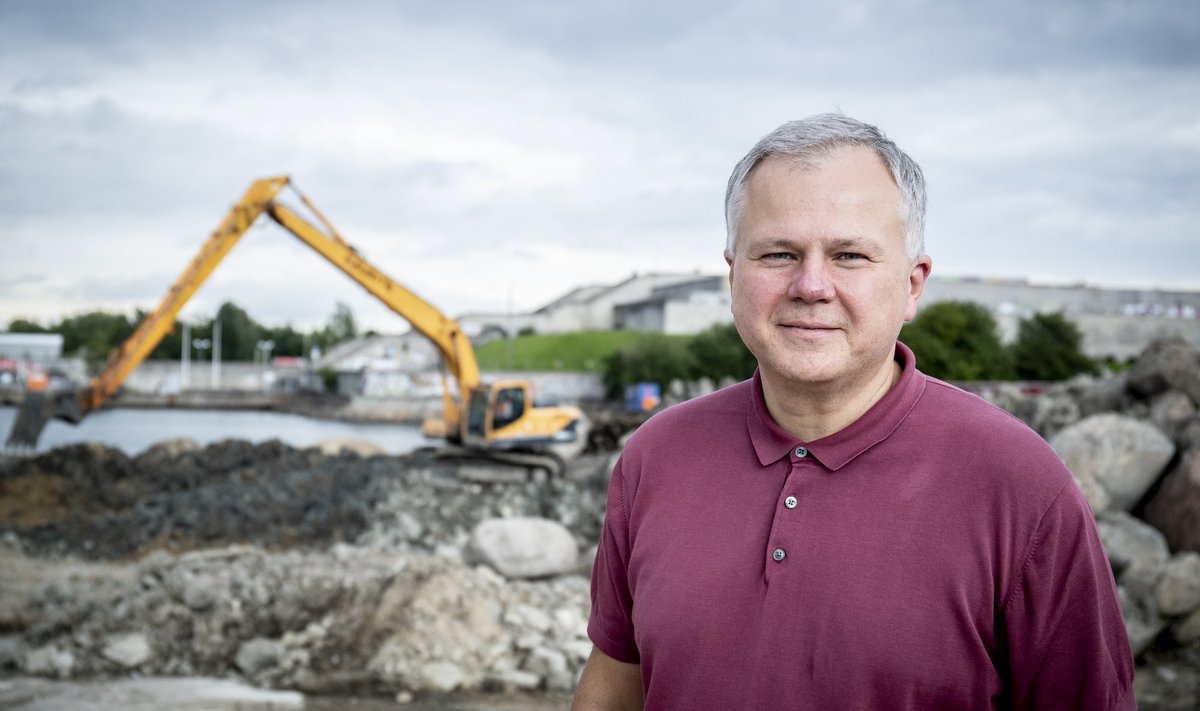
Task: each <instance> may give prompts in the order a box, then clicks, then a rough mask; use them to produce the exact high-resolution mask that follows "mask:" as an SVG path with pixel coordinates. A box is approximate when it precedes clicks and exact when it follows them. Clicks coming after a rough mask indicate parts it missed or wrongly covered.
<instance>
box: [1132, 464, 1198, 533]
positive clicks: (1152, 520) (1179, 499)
mask: <svg viewBox="0 0 1200 711" xmlns="http://www.w3.org/2000/svg"><path fill="white" fill-rule="evenodd" d="M1144 517H1145V519H1146V522H1147V523H1149V524H1150V525H1151V526H1154V527H1155V528H1157V529H1158V530H1160V531H1162V533H1163V535H1164V536H1166V538H1167V543H1169V544H1171V548H1172V549H1174V550H1176V551H1200V448H1194V449H1191V450H1188V451H1187V452H1186V453H1185V454H1184V455H1183V457H1182V459H1181V460H1180V462H1179V466H1177V467H1175V469H1173V470H1172V471H1171V472H1170V473H1169V474H1167V475H1166V476H1165V477H1163V482H1162V486H1161V487H1159V490H1158V492H1157V493H1155V495H1154V498H1152V499H1151V500H1150V502H1149V503H1147V504H1146V510H1145V514H1144Z"/></svg>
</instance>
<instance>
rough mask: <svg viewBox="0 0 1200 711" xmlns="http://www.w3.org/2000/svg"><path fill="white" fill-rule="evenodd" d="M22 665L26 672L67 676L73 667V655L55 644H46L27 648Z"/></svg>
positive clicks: (38, 674)
mask: <svg viewBox="0 0 1200 711" xmlns="http://www.w3.org/2000/svg"><path fill="white" fill-rule="evenodd" d="M24 666H25V669H24V671H25V673H26V674H33V675H35V676H58V677H68V676H71V671H72V670H73V669H74V668H75V655H74V654H71V651H70V650H67V649H61V648H59V647H58V646H56V645H53V644H51V645H46V646H45V647H38V648H37V649H31V650H29V652H27V653H26V654H25V665H24Z"/></svg>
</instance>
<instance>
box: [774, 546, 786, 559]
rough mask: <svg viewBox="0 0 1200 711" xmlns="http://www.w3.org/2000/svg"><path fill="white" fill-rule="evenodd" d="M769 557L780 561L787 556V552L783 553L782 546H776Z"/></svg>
mask: <svg viewBox="0 0 1200 711" xmlns="http://www.w3.org/2000/svg"><path fill="white" fill-rule="evenodd" d="M771 557H772V558H774V559H775V560H776V561H781V560H783V559H784V558H785V557H787V553H784V552H783V549H782V548H776V549H775V552H774V553H772V554H771Z"/></svg>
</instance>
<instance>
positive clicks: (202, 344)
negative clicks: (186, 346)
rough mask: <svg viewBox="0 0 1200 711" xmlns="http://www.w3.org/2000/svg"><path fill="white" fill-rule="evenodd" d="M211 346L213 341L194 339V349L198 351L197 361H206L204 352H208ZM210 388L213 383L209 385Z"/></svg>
mask: <svg viewBox="0 0 1200 711" xmlns="http://www.w3.org/2000/svg"><path fill="white" fill-rule="evenodd" d="M211 345H212V341H210V340H208V339H207V338H193V339H192V348H195V349H196V360H198V361H200V360H204V351H206V350H208V348H209V346H211ZM209 387H210V388H211V387H212V384H211V383H209Z"/></svg>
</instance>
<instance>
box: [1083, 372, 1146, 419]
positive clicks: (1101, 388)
mask: <svg viewBox="0 0 1200 711" xmlns="http://www.w3.org/2000/svg"><path fill="white" fill-rule="evenodd" d="M1132 401H1133V396H1132V395H1130V393H1129V389H1128V374H1127V373H1120V374H1118V375H1115V376H1113V377H1111V378H1106V379H1104V380H1098V381H1096V382H1095V384H1094V385H1093V386H1092V387H1091V388H1089V389H1088V390H1087V391H1085V392H1083V393H1081V394H1080V395H1079V398H1078V399H1077V401H1076V402H1077V403H1078V405H1079V415H1080V417H1091V416H1092V415H1098V414H1100V413H1102V412H1121V411H1123V410H1125V409H1126V408H1127V407H1129V404H1130V403H1131V402H1132Z"/></svg>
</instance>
